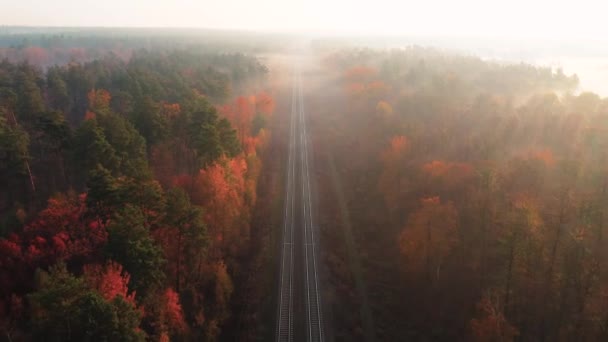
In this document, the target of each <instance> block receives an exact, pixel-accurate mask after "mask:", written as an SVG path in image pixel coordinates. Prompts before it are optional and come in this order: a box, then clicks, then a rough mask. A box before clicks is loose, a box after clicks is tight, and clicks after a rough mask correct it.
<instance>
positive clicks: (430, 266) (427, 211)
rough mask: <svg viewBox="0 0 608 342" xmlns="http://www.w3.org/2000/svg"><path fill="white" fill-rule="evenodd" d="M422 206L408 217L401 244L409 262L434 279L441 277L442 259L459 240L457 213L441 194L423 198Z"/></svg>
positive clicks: (401, 236)
mask: <svg viewBox="0 0 608 342" xmlns="http://www.w3.org/2000/svg"><path fill="white" fill-rule="evenodd" d="M420 205H421V206H420V208H419V209H418V210H417V211H416V212H414V213H413V214H411V215H410V216H409V218H408V221H407V224H406V226H405V228H404V229H403V231H402V232H401V235H400V237H399V246H400V249H401V253H402V254H403V255H404V256H405V257H406V260H407V265H408V266H409V267H410V268H411V269H412V270H414V271H422V272H425V273H426V275H427V279H429V280H431V279H436V278H438V277H439V274H440V271H441V266H442V264H443V260H444V259H445V258H446V257H447V256H448V255H449V253H450V252H451V250H452V248H454V246H455V245H456V244H457V243H458V234H457V228H458V213H457V212H456V209H455V208H454V206H453V205H452V203H451V202H448V203H441V200H440V199H439V197H429V198H424V199H422V200H421V201H420Z"/></svg>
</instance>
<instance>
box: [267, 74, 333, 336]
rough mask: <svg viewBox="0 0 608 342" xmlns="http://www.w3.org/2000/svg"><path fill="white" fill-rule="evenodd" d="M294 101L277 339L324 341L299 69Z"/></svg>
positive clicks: (291, 120) (288, 158)
mask: <svg viewBox="0 0 608 342" xmlns="http://www.w3.org/2000/svg"><path fill="white" fill-rule="evenodd" d="M291 101H292V102H291V116H290V124H289V126H290V128H289V147H288V157H287V175H286V179H287V180H286V185H285V211H284V217H283V237H282V243H281V261H280V265H281V266H280V283H279V294H278V296H279V305H278V313H277V332H276V340H277V341H278V342H284V341H285V342H291V341H294V340H295V341H311V342H312V341H314V342H317V341H318V342H322V341H323V320H322V306H321V294H320V288H319V276H318V271H317V269H318V267H317V249H318V243H317V238H316V237H315V230H316V226H315V224H314V219H313V218H314V215H313V210H312V208H313V206H312V196H311V181H310V167H309V154H310V153H309V137H308V131H307V126H306V112H305V110H304V95H303V91H302V79H301V74H300V71H299V69H296V70H295V71H294V77H293V88H292V99H291Z"/></svg>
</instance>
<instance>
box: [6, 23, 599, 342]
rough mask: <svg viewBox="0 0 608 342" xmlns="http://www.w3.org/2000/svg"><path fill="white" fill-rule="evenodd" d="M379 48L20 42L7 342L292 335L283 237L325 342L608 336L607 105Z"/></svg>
mask: <svg viewBox="0 0 608 342" xmlns="http://www.w3.org/2000/svg"><path fill="white" fill-rule="evenodd" d="M366 39H367V40H374V38H373V37H368V38H366ZM387 39H388V38H387ZM395 39H396V38H395ZM355 41H357V40H355ZM358 41H359V42H361V41H365V40H363V38H361V40H358ZM376 43H377V45H378V46H376V47H374V48H370V47H365V46H361V45H357V44H356V43H352V44H351V43H345V42H344V41H341V40H338V39H326V40H324V39H322V38H319V37H318V36H314V35H313V36H312V37H308V38H303V36H298V35H294V36H289V35H286V34H274V35H273V34H270V33H267V34H254V33H252V32H236V31H226V32H222V31H213V30H203V29H201V30H189V29H143V28H142V29H119V28H104V29H101V28H86V29H85V28H82V29H76V28H70V29H67V28H27V27H9V26H7V27H5V26H0V341H10V342H12V341H42V340H43V341H162V342H167V341H269V340H275V339H276V340H279V341H282V339H281V336H275V334H277V335H280V333H279V330H280V329H278V328H277V326H275V325H280V323H277V321H280V320H279V319H277V318H280V317H279V316H280V311H279V310H280V308H281V304H280V298H279V297H280V296H282V294H283V290H282V289H281V287H280V286H281V285H280V283H279V279H282V278H283V277H282V275H283V273H282V272H283V268H282V267H281V266H280V265H281V263H280V261H281V260H282V258H284V253H283V252H281V251H282V250H283V249H282V248H283V247H281V246H282V245H284V243H281V241H282V239H283V238H284V236H285V235H286V233H285V232H286V231H287V230H286V228H285V227H287V225H288V223H287V222H288V221H291V222H292V223H291V226H292V230H293V231H295V232H296V233H295V234H296V235H295V236H296V240H297V239H299V240H297V241H296V240H294V241H293V242H289V243H288V244H290V245H295V243H298V244H302V245H315V244H316V246H317V247H318V249H317V251H318V252H319V254H318V257H317V259H314V258H315V257H314V256H313V257H312V260H313V261H316V260H318V263H319V273H320V275H319V284H320V286H319V287H320V289H321V290H320V298H321V300H319V301H318V302H317V305H318V307H317V310H318V312H319V319H318V322H317V324H318V325H319V327H320V328H319V329H318V331H319V336H324V337H325V339H324V340H327V341H368V342H369V341H372V342H373V341H480V342H485V341H488V342H490V341H491V342H494V341H500V342H507V341H604V340H608V237H606V238H605V237H604V236H605V235H607V234H608V98H602V97H601V96H600V95H597V94H595V93H592V92H587V91H581V82H582V80H581V79H579V76H577V75H576V74H574V73H569V72H566V71H564V70H562V69H561V68H552V67H548V66H547V67H543V66H538V65H535V64H527V63H524V62H520V63H516V62H508V61H500V60H493V59H491V58H481V57H476V56H473V55H469V54H465V53H461V52H458V51H452V50H445V49H441V48H438V47H427V46H422V45H414V44H409V45H406V46H403V45H399V46H398V47H380V45H382V43H383V41H380V40H378V41H376ZM456 43H457V42H453V44H456ZM296 75H297V76H296ZM298 82H299V83H298ZM296 94H299V95H296ZM298 96H299V97H298ZM290 108H291V111H290ZM296 120H300V121H299V123H297V124H296ZM296 125H298V126H297V127H298V128H297V129H296ZM301 127H304V128H301ZM296 132H297V133H296ZM294 134H297V137H299V138H298V139H296V138H294ZM307 134H308V135H307ZM298 140H299V145H298V143H297V141H298ZM308 144H310V147H308V146H309V145H308ZM298 146H299V147H298ZM309 149H310V152H309ZM293 151H298V152H299V153H300V154H296V157H297V158H300V159H299V161H297V160H296V161H295V162H294V161H293V160H295V159H294V158H293V156H291V154H290V153H294V152H293ZM309 156H310V157H309ZM297 158H296V159H297ZM309 158H310V166H309V160H308V159H309ZM290 161H292V163H291V164H290V163H289V162H290ZM289 165H292V169H290V170H291V171H290V170H288V168H289ZM302 165H306V168H307V169H306V170H307V171H306V173H305V171H304V166H302ZM300 167H301V169H302V171H299V170H298V171H296V168H300ZM308 170H309V171H308ZM309 173H310V176H309ZM290 174H291V176H290ZM304 174H306V177H307V178H306V181H307V185H308V188H307V191H308V193H307V194H306V195H303V192H304V190H303V189H304V186H303V185H304ZM290 177H292V178H290ZM290 179H292V180H291V183H290ZM300 182H301V183H300ZM311 183H312V184H311ZM290 184H291V185H290ZM289 189H291V196H292V197H291V198H292V199H291V201H290V199H289V195H290V190H289ZM294 189H295V190H294ZM311 189H312V190H311ZM305 198H306V199H307V200H308V202H307V204H303V205H302V208H303V209H301V210H302V211H301V212H300V213H298V212H297V211H294V209H293V208H292V209H290V210H291V211H289V210H288V208H287V207H288V206H289V205H291V207H294V206H297V205H299V204H300V202H304V199H305ZM294 203H295V204H294ZM288 213H291V214H290V215H291V219H288V218H289V215H288ZM294 213H295V214H294ZM306 215H308V217H309V218H308V221H306V220H307V219H306V218H304V217H305V216H306ZM298 221H304V223H303V224H302V223H300V222H298ZM294 222H295V223H294ZM298 229H300V230H302V229H305V232H306V229H310V231H314V230H315V229H318V233H319V234H318V235H317V239H318V241H317V240H314V239H311V240H306V238H305V235H303V234H306V233H303V234H301V235H302V237H304V238H301V237H300V235H297V234H298V233H297V232H298ZM292 238H293V237H292ZM300 240H302V241H300ZM290 248H292V247H290ZM306 248H307V247H304V249H305V251H308V249H306ZM313 250H314V249H313ZM298 253H300V254H302V253H303V252H301V250H298V251H297V252H296V255H297V254H298ZM298 260H299V259H298ZM300 262H301V263H303V262H304V259H302V260H300V261H296V263H300ZM314 267H316V266H314ZM303 270H304V267H302V272H300V273H303ZM305 270H306V271H307V272H308V270H309V266H306V268H305ZM314 270H315V272H316V268H314ZM293 272H298V268H297V267H295V268H294V271H293ZM300 277H303V275H302V274H297V275H295V279H296V282H297V281H301V280H302V279H300ZM315 277H316V274H315ZM315 281H316V278H315ZM290 286H291V285H290ZM298 286H300V287H299V288H297V289H296V290H295V291H294V293H295V294H294V297H297V296H298V295H302V296H303V293H304V289H306V290H308V288H307V287H306V286H308V285H304V283H303V281H302V284H300V285H298ZM290 291H291V288H290ZM299 292H301V293H299ZM290 296H291V292H290ZM317 298H319V297H317ZM295 302H296V303H297V306H296V310H295V311H296V312H295V313H294V314H293V315H294V317H295V319H296V320H300V321H301V322H299V323H297V324H299V326H298V325H297V326H296V328H295V329H296V330H295V331H300V330H298V329H301V331H303V330H305V329H304V325H305V323H308V324H311V323H310V322H309V321H310V320H311V319H310V318H308V320H309V321H306V322H304V321H305V320H306V319H304V316H305V315H304V313H305V312H306V309H307V308H308V306H310V304H304V300H303V299H302V298H300V299H298V298H296V299H295ZM289 305H291V303H290V304H289ZM307 305H308V306H307ZM277 307H279V309H277ZM298 310H299V312H298ZM292 311H293V310H292ZM291 314H292V312H290V315H291ZM300 315H301V316H300ZM321 317H323V320H324V321H323V322H320V321H321V319H320V318H321ZM289 319H291V316H290V318H289ZM305 337H308V340H314V339H313V338H311V337H310V336H308V335H307V336H296V338H295V340H296V341H300V340H304V338H305ZM288 340H289V339H288ZM290 341H291V340H290Z"/></svg>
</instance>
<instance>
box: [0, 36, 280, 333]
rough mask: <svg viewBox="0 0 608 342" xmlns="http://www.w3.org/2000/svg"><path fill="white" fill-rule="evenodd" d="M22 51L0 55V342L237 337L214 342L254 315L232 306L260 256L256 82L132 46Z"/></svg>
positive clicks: (266, 95) (261, 81)
mask: <svg viewBox="0 0 608 342" xmlns="http://www.w3.org/2000/svg"><path fill="white" fill-rule="evenodd" d="M81 35H82V34H81ZM26 37H27V39H25V40H22V39H21V38H19V37H18V40H19V41H20V42H21V43H19V44H15V45H14V46H7V47H5V48H2V49H0V55H1V56H2V58H3V60H2V61H1V62H0V189H2V191H0V331H1V334H2V337H0V340H6V341H28V340H45V341H144V340H153V341H169V340H174V341H190V340H205V341H215V340H218V339H220V337H221V336H224V337H225V338H226V337H227V336H233V337H232V338H238V335H239V334H247V328H246V327H244V328H240V329H236V328H235V329H227V328H226V327H233V326H234V327H239V326H241V325H242V324H240V322H241V321H243V320H245V321H246V320H247V318H243V317H245V316H247V314H250V312H251V310H249V311H247V310H238V311H237V312H235V311H234V308H235V307H239V306H243V305H245V304H246V303H243V301H252V302H253V301H255V300H257V299H259V298H258V297H255V296H253V295H251V296H250V297H243V296H240V295H239V296H237V295H235V291H236V293H240V292H239V291H241V289H242V288H244V287H246V286H250V284H249V283H248V282H247V281H246V280H245V279H248V278H249V277H250V273H251V271H250V270H251V269H252V267H254V264H255V263H256V262H257V260H258V258H259V255H260V254H259V248H257V247H256V246H258V245H259V244H258V243H257V241H258V235H256V234H252V233H251V230H252V228H254V229H255V228H257V227H256V225H255V222H256V219H255V217H257V216H260V215H259V214H256V210H258V211H259V209H257V208H259V207H260V204H259V203H258V197H257V194H258V192H257V186H258V180H259V179H260V172H261V170H262V168H263V160H264V155H265V153H264V151H265V150H266V149H267V146H268V145H269V142H270V137H271V132H270V129H269V125H268V122H269V119H270V118H271V117H272V115H273V112H274V108H275V102H274V99H273V96H272V95H271V94H272V89H271V86H270V83H269V76H268V68H267V67H266V66H265V65H264V64H262V63H261V62H260V61H259V60H258V59H257V58H256V57H255V56H253V55H248V54H245V53H238V52H231V51H230V48H227V49H224V50H219V49H209V48H206V47H204V46H201V47H200V48H196V49H195V48H193V49H186V48H180V47H179V46H177V47H176V46H173V45H165V46H161V47H158V48H152V49H144V48H142V47H141V46H140V44H139V43H138V42H139V41H140V40H144V38H145V37H144V38H141V39H138V40H135V42H130V41H128V40H127V41H126V43H125V40H120V39H118V40H117V39H114V40H112V39H111V38H108V37H105V38H104V37H101V38H96V37H95V36H93V37H90V36H88V37H86V36H85V37H81V38H80V41H84V40H87V41H88V45H85V46H82V45H80V47H75V45H78V42H79V40H78V39H76V38H73V37H72V38H70V37H65V36H63V35H61V36H44V35H43V36H40V35H37V34H35V33H34V34H28V35H26ZM15 39H16V38H15V36H14V35H9V34H7V36H5V37H2V38H0V42H6V41H11V40H15ZM160 40H161V42H162V39H160ZM32 42H33V43H34V44H32ZM40 42H42V43H40ZM35 43H39V44H38V45H36V44H35ZM181 43H182V44H185V43H184V42H181ZM159 44H160V43H159Z"/></svg>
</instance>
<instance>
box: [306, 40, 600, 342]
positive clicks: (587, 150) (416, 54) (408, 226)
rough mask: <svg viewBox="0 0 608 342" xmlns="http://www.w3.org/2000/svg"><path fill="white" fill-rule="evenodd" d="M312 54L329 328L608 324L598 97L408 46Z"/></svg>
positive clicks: (534, 72) (496, 332)
mask: <svg viewBox="0 0 608 342" xmlns="http://www.w3.org/2000/svg"><path fill="white" fill-rule="evenodd" d="M318 64H319V65H318V67H317V68H316V69H315V70H312V71H311V72H310V77H311V78H316V79H317V82H318V83H319V84H323V85H322V86H319V88H322V89H323V91H318V90H317V91H316V93H315V92H314V91H311V94H310V95H309V96H310V97H311V100H310V102H311V103H313V102H314V103H315V109H316V110H318V111H319V113H318V115H317V116H315V118H314V119H313V121H314V129H315V132H316V136H315V141H316V150H317V151H318V152H317V155H318V158H317V159H318V162H317V163H318V164H319V166H318V169H319V171H318V172H319V174H320V177H319V178H320V182H321V185H320V187H321V188H325V189H330V190H327V191H325V192H324V193H321V194H320V195H319V196H320V202H321V203H320V204H319V206H320V207H322V208H324V209H322V210H321V212H320V216H321V230H322V234H323V238H322V239H325V240H324V243H325V244H326V245H327V246H328V247H327V248H324V249H323V250H324V256H323V262H324V263H326V265H327V268H328V271H327V273H328V275H327V278H328V283H329V284H330V285H329V286H330V288H332V290H331V293H330V294H329V295H328V296H327V297H328V298H329V299H330V301H331V304H330V305H328V306H330V307H331V308H332V310H333V312H332V314H331V316H332V318H333V320H334V322H335V324H334V329H335V332H334V335H335V339H336V340H366V341H375V340H377V341H404V340H407V341H461V340H468V341H603V340H606V339H607V338H608V297H607V293H608V292H606V289H608V264H607V263H608V255H607V254H606V251H608V241H606V239H605V235H606V229H607V224H608V222H607V221H606V220H607V212H606V210H607V209H608V206H607V204H608V202H607V201H608V196H607V194H608V192H607V186H608V178H607V175H608V173H607V171H608V169H607V166H608V164H607V163H606V161H607V157H608V156H607V154H606V153H607V151H608V149H607V148H608V134H607V133H608V121H607V119H608V99H603V98H601V97H599V96H598V95H596V94H593V93H587V92H583V93H577V92H576V89H577V86H578V77H577V76H576V75H565V74H564V72H563V71H562V70H559V69H557V70H556V69H551V68H542V67H535V66H532V65H526V64H509V63H500V62H493V61H486V60H482V59H480V58H477V57H471V56H464V55H458V54H454V53H449V52H445V51H441V50H437V49H432V48H423V47H416V46H412V47H408V48H403V49H390V50H370V49H366V48H351V49H342V50H335V51H325V53H324V54H323V55H322V56H321V57H320V59H319V61H318ZM326 89H332V91H331V92H327V91H326ZM310 106H312V105H310ZM310 106H309V107H310ZM336 227H340V229H336Z"/></svg>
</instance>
